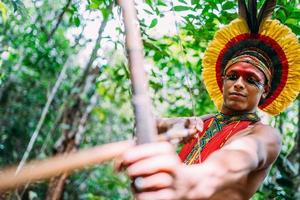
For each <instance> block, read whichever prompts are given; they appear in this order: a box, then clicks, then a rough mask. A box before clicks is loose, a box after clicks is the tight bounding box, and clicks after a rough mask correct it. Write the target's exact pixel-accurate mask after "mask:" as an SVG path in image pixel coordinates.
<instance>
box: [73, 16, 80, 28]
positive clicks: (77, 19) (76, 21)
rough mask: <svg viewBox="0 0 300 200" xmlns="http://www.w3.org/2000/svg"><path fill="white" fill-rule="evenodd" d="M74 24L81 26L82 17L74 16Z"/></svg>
mask: <svg viewBox="0 0 300 200" xmlns="http://www.w3.org/2000/svg"><path fill="white" fill-rule="evenodd" d="M74 24H75V26H77V27H79V26H80V19H79V17H78V16H76V17H74Z"/></svg>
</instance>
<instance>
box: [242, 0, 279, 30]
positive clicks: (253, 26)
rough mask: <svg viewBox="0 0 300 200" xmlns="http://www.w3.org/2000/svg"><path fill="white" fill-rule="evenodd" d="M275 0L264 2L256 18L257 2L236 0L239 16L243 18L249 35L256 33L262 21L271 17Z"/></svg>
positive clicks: (254, 0) (253, 0)
mask: <svg viewBox="0 0 300 200" xmlns="http://www.w3.org/2000/svg"><path fill="white" fill-rule="evenodd" d="M275 6H276V0H266V1H265V2H264V4H263V6H262V8H261V9H260V11H259V14H258V16H257V0H248V5H247V4H246V1H245V0H238V9H239V16H240V17H241V18H244V19H245V21H246V22H247V24H248V27H249V29H250V32H251V33H258V32H259V27H260V24H261V23H262V21H263V20H264V19H266V18H268V17H270V16H271V15H272V12H273V11H274V8H275Z"/></svg>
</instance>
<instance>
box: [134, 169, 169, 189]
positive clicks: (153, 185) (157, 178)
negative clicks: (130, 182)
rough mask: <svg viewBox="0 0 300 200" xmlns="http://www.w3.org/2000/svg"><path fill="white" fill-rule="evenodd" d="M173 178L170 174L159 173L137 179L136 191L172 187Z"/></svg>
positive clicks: (135, 183) (135, 182)
mask: <svg viewBox="0 0 300 200" xmlns="http://www.w3.org/2000/svg"><path fill="white" fill-rule="evenodd" d="M172 183H173V177H172V176H171V175H170V174H168V173H164V172H161V173H157V174H153V175H150V176H146V177H137V178H136V179H135V180H134V186H135V188H136V191H138V192H140V191H143V190H145V191H150V190H152V191H153V190H158V189H164V188H167V187H171V186H172Z"/></svg>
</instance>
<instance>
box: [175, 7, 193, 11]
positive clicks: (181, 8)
mask: <svg viewBox="0 0 300 200" xmlns="http://www.w3.org/2000/svg"><path fill="white" fill-rule="evenodd" d="M191 9H192V8H191V7H189V6H174V10H175V11H187V10H191Z"/></svg>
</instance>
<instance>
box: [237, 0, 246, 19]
mask: <svg viewBox="0 0 300 200" xmlns="http://www.w3.org/2000/svg"><path fill="white" fill-rule="evenodd" d="M238 7H239V16H240V17H241V18H244V19H245V20H247V17H248V14H247V13H248V10H247V7H246V2H245V0H238Z"/></svg>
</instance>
